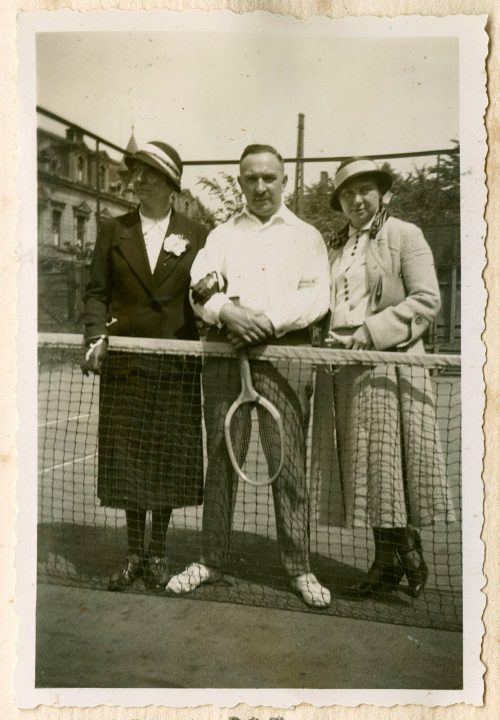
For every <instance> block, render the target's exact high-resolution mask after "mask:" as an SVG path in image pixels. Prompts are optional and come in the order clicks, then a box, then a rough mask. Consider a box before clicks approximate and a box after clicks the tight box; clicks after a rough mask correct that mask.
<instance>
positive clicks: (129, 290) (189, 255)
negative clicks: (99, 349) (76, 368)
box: [84, 210, 207, 340]
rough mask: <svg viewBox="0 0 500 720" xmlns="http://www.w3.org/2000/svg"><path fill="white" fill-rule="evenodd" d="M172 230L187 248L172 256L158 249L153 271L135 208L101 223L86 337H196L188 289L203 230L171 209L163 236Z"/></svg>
mask: <svg viewBox="0 0 500 720" xmlns="http://www.w3.org/2000/svg"><path fill="white" fill-rule="evenodd" d="M172 234H176V235H182V236H183V237H184V238H185V239H186V240H188V242H189V244H188V246H187V249H186V251H185V252H184V253H183V254H182V255H180V256H176V255H173V254H171V253H166V252H165V250H164V249H163V247H162V249H161V251H160V255H159V257H158V262H157V264H156V267H155V270H154V273H152V272H151V269H150V266H149V261H148V256H147V252H146V245H145V242H144V237H143V234H142V229H141V221H140V216H139V211H138V210H134V211H132V212H130V213H127V215H122V216H121V217H117V218H113V219H112V220H109V221H107V222H105V223H103V225H102V227H101V231H100V232H99V235H98V237H97V241H96V245H95V249H94V254H93V257H92V263H91V267H90V280H89V282H88V284H87V288H86V292H85V310H84V324H85V337H86V339H87V340H88V339H90V338H92V337H95V336H98V335H125V336H132V337H157V338H178V339H196V338H197V337H198V331H197V327H196V321H195V317H194V313H193V310H192V308H191V306H190V304H189V297H188V289H189V284H190V270H191V265H192V264H193V260H194V258H195V257H196V255H197V253H198V251H199V250H200V249H201V248H202V247H203V246H204V244H205V240H206V236H207V230H206V229H205V227H204V226H203V225H201V224H200V223H197V222H194V221H193V220H190V219H189V218H187V217H185V216H183V215H179V214H178V213H175V212H174V210H172V217H171V219H170V223H169V226H168V230H167V233H166V236H168V235H172Z"/></svg>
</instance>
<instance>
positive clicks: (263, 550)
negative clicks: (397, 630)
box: [38, 334, 462, 629]
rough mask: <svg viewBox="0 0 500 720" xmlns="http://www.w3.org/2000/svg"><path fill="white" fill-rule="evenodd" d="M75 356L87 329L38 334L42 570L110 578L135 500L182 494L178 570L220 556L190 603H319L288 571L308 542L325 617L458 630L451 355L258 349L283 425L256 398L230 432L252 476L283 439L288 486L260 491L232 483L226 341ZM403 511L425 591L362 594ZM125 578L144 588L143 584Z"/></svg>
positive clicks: (145, 503) (234, 379) (166, 500)
mask: <svg viewBox="0 0 500 720" xmlns="http://www.w3.org/2000/svg"><path fill="white" fill-rule="evenodd" d="M82 356H83V351H82V339H81V336H78V335H60V334H53V335H50V334H43V335H39V400H38V410H39V421H38V422H39V426H38V438H39V473H38V571H39V578H40V580H41V581H47V582H59V583H64V584H74V585H79V586H85V587H95V588H100V589H105V588H106V587H107V583H108V578H109V576H110V574H111V573H113V572H114V571H116V570H117V568H119V566H120V565H121V563H122V561H123V558H124V556H125V554H126V552H127V528H126V520H125V511H124V509H123V507H124V506H125V504H126V505H127V507H129V508H130V507H131V506H132V505H133V504H134V503H136V504H137V505H138V506H139V507H147V508H151V507H153V509H155V508H157V507H159V506H162V505H169V504H170V505H174V507H175V505H176V504H178V505H180V506H179V507H175V509H174V511H173V514H172V519H171V522H170V525H169V529H168V533H167V539H166V546H165V551H166V555H167V557H168V560H169V571H170V573H171V574H175V573H178V572H180V571H182V570H183V568H184V567H185V566H186V565H188V564H189V563H191V562H193V561H197V560H199V558H200V555H201V553H202V552H203V554H204V555H205V556H207V555H208V558H209V559H210V560H211V561H212V563H217V564H223V567H224V574H223V577H222V579H221V580H220V581H219V582H217V583H215V584H211V585H203V586H201V587H200V588H198V589H197V590H196V591H195V592H193V593H189V594H188V595H187V597H190V598H196V599H205V600H216V601H221V602H232V603H243V604H252V605H259V606H265V607H274V608H282V609H288V610H301V611H302V610H303V611H309V612H316V611H315V610H313V609H310V608H307V607H306V606H305V605H304V604H303V603H302V602H301V600H300V599H299V598H298V597H296V596H295V595H294V594H293V593H292V591H291V589H290V586H289V579H288V575H289V574H294V572H299V568H300V567H302V565H301V563H302V564H303V562H304V558H303V557H302V556H301V553H304V547H305V548H306V550H307V545H308V544H309V546H310V564H311V570H312V572H314V573H315V574H316V575H317V577H318V579H320V581H321V582H322V583H323V584H324V585H326V586H327V587H328V588H329V589H330V590H331V592H332V602H331V605H330V607H329V608H328V609H327V610H326V611H325V610H322V612H323V613H324V612H327V613H330V614H333V615H341V616H348V617H354V618H362V619H370V620H374V621H382V622H391V623H398V624H408V625H414V626H424V627H436V628H446V629H459V628H460V627H461V623H462V607H461V599H462V574H461V521H460V516H461V432H460V420H461V403H460V358H459V357H458V356H447V355H413V354H412V355H410V354H406V353H399V352H391V353H387V352H384V353H379V352H366V351H347V350H331V349H322V348H321V349H320V348H311V347H303V346H298V347H284V346H267V347H265V348H258V349H257V348H255V349H251V350H250V351H249V358H250V367H251V376H252V380H253V384H254V386H255V389H256V390H257V391H258V392H259V393H260V394H261V395H262V396H263V397H265V398H267V399H268V400H269V401H270V402H271V403H272V404H273V405H274V406H275V407H276V409H277V411H278V413H279V416H280V418H281V419H282V421H283V425H284V426H283V431H284V432H283V434H282V435H280V433H279V432H278V429H277V424H276V422H275V420H273V419H272V417H271V416H270V415H269V414H267V413H266V410H265V409H263V408H262V407H260V406H259V404H258V403H257V404H254V405H253V407H252V408H249V406H246V408H240V409H238V410H237V411H236V413H235V416H234V418H233V422H232V425H231V430H230V439H231V444H232V446H233V449H234V456H235V460H236V462H237V463H238V464H239V465H241V469H242V471H243V472H244V474H245V475H246V476H248V477H249V478H250V479H252V480H257V481H258V482H264V481H265V480H266V479H267V478H268V477H269V474H270V473H271V474H273V473H274V472H276V470H277V468H278V466H279V460H280V451H281V445H282V444H283V443H284V448H283V456H284V464H283V467H282V469H281V470H280V474H279V476H278V480H277V481H275V483H273V485H269V486H266V485H265V486H262V487H256V486H254V485H253V484H249V483H247V482H242V481H240V482H239V484H238V486H236V484H234V482H233V478H234V473H233V470H232V467H231V465H230V461H229V457H228V454H227V449H226V438H225V434H224V418H225V416H226V413H227V410H228V409H229V407H230V405H231V404H232V402H233V401H234V399H235V398H236V396H237V395H238V393H239V391H240V387H241V382H240V372H239V368H238V363H237V362H236V356H235V353H234V352H233V350H232V349H231V348H230V347H229V346H227V345H223V344H219V343H208V342H201V341H200V342H191V341H170V340H169V341H161V340H153V339H151V340H148V339H132V338H111V339H110V347H109V353H108V359H107V361H106V367H105V370H104V372H103V375H102V376H101V378H99V377H96V376H89V377H84V376H83V374H82V372H81V369H80V361H81V359H82ZM380 448H384V451H383V452H382V451H381V449H380ZM164 477H168V478H169V480H168V482H167V483H166V484H167V489H166V490H165V487H163V486H162V482H163V481H162V480H161V478H164ZM158 478H160V480H159V479H158ZM203 478H205V492H204V497H203V496H202V493H203V487H202V486H203ZM224 478H228V482H225V481H224ZM283 478H284V479H283ZM360 478H362V480H361V481H359V479H360ZM377 478H378V480H377ZM380 478H382V480H380ZM395 478H396V479H397V478H400V480H401V482H397V481H396V480H395ZM280 483H281V484H280ZM144 485H146V486H147V488H148V489H147V490H144ZM141 493H146V495H144V494H142V495H141ZM148 493H149V494H148ZM162 493H166V494H163V495H162ZM179 493H180V494H179ZM273 495H274V498H273ZM179 498H180V499H179ZM202 501H203V504H202ZM155 503H156V505H155ZM183 503H186V505H184V504H183ZM231 510H233V516H232V519H231ZM204 513H205V526H206V527H205V531H204V532H203V531H202V521H203V514H204ZM276 518H278V520H277V519H276ZM409 522H412V523H414V524H419V526H420V537H421V540H422V552H423V557H424V558H425V561H426V564H427V566H428V570H429V574H428V578H427V583H426V585H425V589H424V590H423V592H422V593H421V594H420V595H419V596H418V598H414V597H411V594H410V593H409V590H408V585H407V580H406V578H404V577H403V579H402V580H401V582H400V584H399V585H398V586H397V588H396V589H390V588H389V587H387V586H382V587H380V588H378V589H377V592H374V593H372V594H370V595H369V596H366V597H365V596H359V595H355V594H353V592H352V585H353V584H355V583H356V582H359V581H363V580H364V579H366V571H367V570H368V568H369V567H370V564H371V563H372V561H373V559H374V552H375V549H374V540H373V533H372V530H371V527H374V526H375V527H381V528H385V529H388V528H390V527H392V526H396V527H400V526H403V525H405V524H407V523H409ZM150 532H151V530H150V529H148V528H146V539H145V546H147V543H148V534H150ZM229 537H230V544H229ZM306 561H307V558H306V560H305V562H306ZM294 568H297V570H296V571H295V570H294ZM287 573H288V575H287ZM130 590H131V591H133V592H147V589H146V587H145V585H144V583H143V581H142V579H138V580H137V581H136V582H134V584H133V585H132V587H131V588H130Z"/></svg>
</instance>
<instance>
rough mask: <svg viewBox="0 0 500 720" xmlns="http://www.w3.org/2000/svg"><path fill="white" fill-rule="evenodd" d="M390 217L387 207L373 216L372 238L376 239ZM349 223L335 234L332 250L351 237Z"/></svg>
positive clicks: (340, 246) (331, 244)
mask: <svg viewBox="0 0 500 720" xmlns="http://www.w3.org/2000/svg"><path fill="white" fill-rule="evenodd" d="M388 217H390V216H389V213H388V211H387V210H386V208H384V207H382V208H380V209H379V210H377V212H376V213H375V215H374V216H373V222H372V224H371V226H370V234H369V237H370V240H374V239H375V238H376V237H377V235H378V233H379V230H380V229H381V228H382V227H383V225H384V224H385V223H386V221H387V218H388ZM349 227H350V225H349V223H347V225H344V227H343V228H342V229H341V230H339V231H338V233H337V234H336V235H335V237H334V238H333V240H332V241H331V243H330V248H331V249H332V250H338V249H340V248H342V247H344V245H345V244H346V242H347V240H348V239H349Z"/></svg>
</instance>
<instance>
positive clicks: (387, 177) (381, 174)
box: [330, 170, 392, 212]
mask: <svg viewBox="0 0 500 720" xmlns="http://www.w3.org/2000/svg"><path fill="white" fill-rule="evenodd" d="M362 175H372V176H374V177H376V178H377V185H378V186H379V188H380V192H381V193H382V195H384V194H385V193H386V192H387V191H388V190H390V188H391V187H392V175H391V174H390V173H388V172H386V171H385V170H361V171H360V172H358V173H353V174H352V175H349V177H348V178H346V179H345V180H344V182H343V183H341V184H340V185H339V186H338V188H336V189H335V190H334V191H333V193H332V195H331V197H330V207H331V208H332V210H337V211H339V212H342V207H341V205H340V202H339V193H340V191H341V190H342V189H343V188H345V186H346V185H347V184H348V183H349V182H350V181H351V180H353V179H354V178H359V177H361V176H362Z"/></svg>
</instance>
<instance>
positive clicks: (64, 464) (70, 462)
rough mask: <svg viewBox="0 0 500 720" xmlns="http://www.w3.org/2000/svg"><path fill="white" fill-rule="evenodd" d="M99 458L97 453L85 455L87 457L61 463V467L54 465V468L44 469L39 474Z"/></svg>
mask: <svg viewBox="0 0 500 720" xmlns="http://www.w3.org/2000/svg"><path fill="white" fill-rule="evenodd" d="M95 457H97V453H96V452H95V453H93V454H92V455H85V457H80V458H75V459H74V460H67V461H66V462H63V463H60V464H59V465H52V467H48V468H44V469H43V470H39V471H38V474H39V475H43V474H44V473H46V472H50V471H51V470H59V468H62V467H65V466H66V465H75V464H76V463H79V462H85V460H90V458H95Z"/></svg>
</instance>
